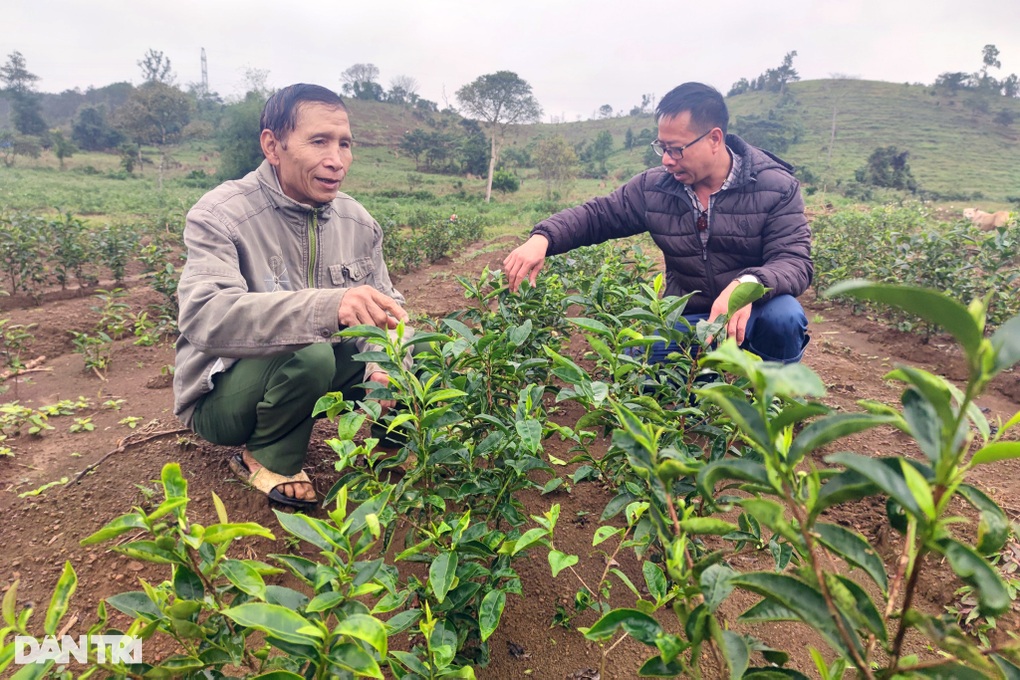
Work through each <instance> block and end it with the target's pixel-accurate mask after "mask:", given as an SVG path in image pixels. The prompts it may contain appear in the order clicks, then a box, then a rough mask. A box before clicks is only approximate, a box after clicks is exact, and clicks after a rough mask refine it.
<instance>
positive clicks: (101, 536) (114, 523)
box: [81, 512, 148, 546]
mask: <svg viewBox="0 0 1020 680" xmlns="http://www.w3.org/2000/svg"><path fill="white" fill-rule="evenodd" d="M138 529H148V526H147V525H146V524H145V518H144V517H143V516H142V515H141V514H140V513H137V512H129V513H127V514H126V515H121V516H120V517H117V518H116V519H112V520H110V521H109V522H107V523H106V525H105V526H104V527H103V528H102V529H100V530H99V531H97V532H96V533H94V534H92V535H91V536H89V537H88V538H85V539H82V541H81V545H83V546H84V545H93V544H95V543H102V542H103V541H108V540H110V539H111V538H116V537H118V536H120V535H121V534H126V533H127V532H129V531H135V530H138Z"/></svg>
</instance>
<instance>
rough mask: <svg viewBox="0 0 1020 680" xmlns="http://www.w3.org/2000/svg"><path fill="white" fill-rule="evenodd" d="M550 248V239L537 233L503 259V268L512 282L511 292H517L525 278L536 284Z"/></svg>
mask: <svg viewBox="0 0 1020 680" xmlns="http://www.w3.org/2000/svg"><path fill="white" fill-rule="evenodd" d="M548 249H549V239H547V238H546V237H545V236H542V235H541V234H535V235H534V236H532V237H531V238H529V239H528V240H527V241H525V242H524V243H523V244H522V245H520V246H517V247H516V248H514V250H513V251H512V252H511V253H510V254H509V255H507V256H506V259H505V260H503V269H504V271H506V275H507V278H508V279H509V282H510V292H512V293H516V292H517V289H518V288H519V287H520V285H521V282H522V281H524V279H528V280H529V281H530V282H531V285H532V286H534V285H535V281H536V280H537V279H538V272H540V271H542V266H543V265H544V264H545V253H546V251H547V250H548Z"/></svg>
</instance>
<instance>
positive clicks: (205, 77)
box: [202, 47, 209, 95]
mask: <svg viewBox="0 0 1020 680" xmlns="http://www.w3.org/2000/svg"><path fill="white" fill-rule="evenodd" d="M202 94H203V95H207V94H209V65H208V63H207V62H206V60H205V48H204V47H203V48H202Z"/></svg>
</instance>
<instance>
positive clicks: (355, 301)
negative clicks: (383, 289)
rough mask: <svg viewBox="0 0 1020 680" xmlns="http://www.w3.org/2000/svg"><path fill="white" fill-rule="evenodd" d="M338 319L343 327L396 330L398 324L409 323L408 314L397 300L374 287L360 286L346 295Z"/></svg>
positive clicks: (341, 303) (338, 312)
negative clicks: (401, 322)
mask: <svg viewBox="0 0 1020 680" xmlns="http://www.w3.org/2000/svg"><path fill="white" fill-rule="evenodd" d="M337 319H338V320H339V321H340V325H341V326H358V325H361V324H365V325H368V326H378V327H379V328H396V327H397V322H399V321H407V312H405V311H404V308H403V307H401V306H400V305H398V304H397V301H396V300H394V299H393V298H391V297H390V296H388V295H384V294H383V293H380V292H379V291H377V290H376V289H375V288H373V287H372V286H358V287H357V288H351V289H350V290H348V291H347V292H346V293H344V297H343V300H341V301H340V309H339V310H338V311H337Z"/></svg>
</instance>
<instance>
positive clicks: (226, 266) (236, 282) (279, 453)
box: [174, 84, 407, 508]
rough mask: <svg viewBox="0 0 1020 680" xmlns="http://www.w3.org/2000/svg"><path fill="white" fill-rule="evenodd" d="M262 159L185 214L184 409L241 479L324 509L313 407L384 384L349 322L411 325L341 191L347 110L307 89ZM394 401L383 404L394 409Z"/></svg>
mask: <svg viewBox="0 0 1020 680" xmlns="http://www.w3.org/2000/svg"><path fill="white" fill-rule="evenodd" d="M261 129H262V132H261V137H260V141H261V145H262V151H263V153H264V154H265V157H266V158H265V161H263V163H262V164H261V165H260V166H259V167H258V169H256V170H255V171H253V172H251V173H249V174H247V175H245V176H244V177H242V178H241V179H239V180H233V181H229V182H225V183H224V184H222V185H220V186H219V187H217V188H215V189H213V190H212V191H210V192H209V193H207V194H206V195H205V196H203V197H202V198H201V199H200V200H199V201H198V203H196V204H195V206H194V207H193V208H192V209H191V211H190V212H189V213H188V218H187V225H186V226H185V230H184V240H185V244H186V246H187V251H188V253H187V254H188V259H187V263H186V264H185V266H184V271H183V272H182V275H181V280H180V283H179V285H178V295H179V298H180V317H179V326H180V331H181V335H180V338H179V339H178V341H177V360H176V371H175V374H174V397H175V399H174V412H175V413H176V414H177V415H178V416H179V417H180V418H181V420H182V421H183V422H184V423H185V424H187V425H188V426H189V427H191V428H192V429H194V431H195V432H196V433H197V434H199V435H200V436H202V437H203V438H204V439H206V440H208V441H211V442H213V443H215V444H221V445H228V446H240V445H244V447H245V449H244V452H243V454H242V455H239V456H237V457H236V458H235V459H234V460H233V461H231V467H232V468H233V469H234V471H235V472H236V473H237V474H238V475H240V476H241V477H243V478H245V479H246V480H247V481H248V482H249V483H250V484H252V486H254V487H256V488H258V489H260V490H262V491H263V492H264V493H266V494H267V495H268V496H269V498H270V499H271V500H273V501H275V502H278V503H283V504H286V505H291V506H295V507H299V508H309V507H313V506H314V505H315V492H314V489H313V487H312V485H311V482H310V481H309V478H308V476H307V475H306V474H305V472H304V471H303V470H302V469H301V468H302V465H303V463H304V459H305V455H306V453H307V449H308V443H309V440H310V438H311V432H312V425H313V420H312V418H311V413H312V409H313V407H314V405H315V402H316V401H317V400H318V398H319V397H321V396H322V395H323V394H325V393H326V392H329V391H336V390H341V391H343V393H344V396H345V398H347V399H360V398H363V397H364V396H365V389H364V387H361V385H362V383H366V382H372V383H379V384H381V385H386V384H387V382H388V376H387V374H386V373H385V372H384V371H382V370H381V369H380V367H379V366H377V365H373V364H365V363H362V362H360V361H356V360H354V359H353V356H354V355H355V354H357V353H358V352H359V351H363V350H364V349H365V346H364V343H363V342H361V341H355V340H349V339H347V340H339V339H337V338H334V334H335V333H336V332H337V331H338V330H340V329H343V328H345V327H347V326H355V325H358V324H371V325H375V326H378V327H380V328H389V329H392V328H395V327H396V325H397V323H398V321H404V320H406V319H407V313H406V312H405V311H404V309H403V307H402V305H403V303H404V298H403V296H401V294H400V293H399V292H398V291H397V290H396V289H395V288H394V287H393V284H392V282H391V281H390V277H389V273H388V271H387V269H386V264H385V262H383V257H382V229H381V228H380V227H379V224H378V223H377V222H376V221H375V220H374V219H373V218H372V216H371V215H369V214H368V212H367V211H366V210H365V208H364V207H362V206H361V204H359V203H358V202H357V201H355V200H354V199H352V198H351V197H350V196H347V195H346V194H343V193H340V192H339V189H340V185H341V183H342V182H343V180H344V178H345V177H346V175H347V173H348V171H349V170H350V167H351V163H352V161H353V155H352V151H351V146H352V134H351V126H350V120H349V118H348V113H347V109H346V107H345V106H344V103H343V101H342V100H341V99H340V97H339V96H337V95H336V94H335V93H334V92H332V91H330V90H328V89H326V88H323V87H319V86H317V85H306V84H297V85H291V86H289V87H286V88H284V89H282V90H280V91H279V92H277V93H276V94H274V95H273V96H272V97H271V98H270V99H269V101H268V102H266V106H265V109H264V110H263V112H262V119H261ZM391 405H392V404H390V403H387V402H384V403H383V406H384V407H389V406H391Z"/></svg>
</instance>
